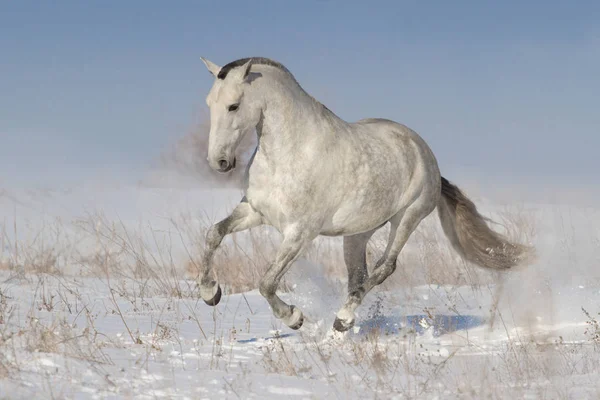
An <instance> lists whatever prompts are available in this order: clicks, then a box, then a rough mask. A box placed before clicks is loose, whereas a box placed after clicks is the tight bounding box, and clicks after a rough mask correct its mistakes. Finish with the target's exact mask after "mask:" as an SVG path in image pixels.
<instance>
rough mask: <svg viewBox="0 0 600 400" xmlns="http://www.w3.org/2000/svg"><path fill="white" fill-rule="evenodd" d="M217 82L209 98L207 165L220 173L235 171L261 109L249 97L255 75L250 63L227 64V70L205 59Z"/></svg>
mask: <svg viewBox="0 0 600 400" xmlns="http://www.w3.org/2000/svg"><path fill="white" fill-rule="evenodd" d="M202 61H203V62H204V64H205V65H206V68H208V70H209V71H210V73H211V74H213V76H214V77H215V82H214V84H213V86H212V88H211V89H210V92H209V93H208V96H207V97H206V104H207V105H208V107H209V108H210V136H209V139H208V158H207V159H208V163H209V164H210V166H211V168H213V169H215V170H217V171H219V172H228V171H230V170H232V169H233V168H235V150H236V148H237V146H238V145H239V144H240V142H241V141H242V138H243V137H244V135H245V134H246V133H247V132H249V131H251V130H253V129H254V128H256V126H257V125H258V123H259V121H260V115H261V107H260V104H259V101H258V99H253V98H252V96H249V95H248V92H249V91H250V87H251V85H250V84H251V82H252V79H253V78H254V77H253V74H251V73H250V67H251V63H252V61H251V60H248V61H246V62H245V63H244V64H239V65H231V64H228V65H227V66H225V67H224V68H221V67H219V66H217V65H216V64H214V63H212V62H210V61H208V60H206V59H204V58H202Z"/></svg>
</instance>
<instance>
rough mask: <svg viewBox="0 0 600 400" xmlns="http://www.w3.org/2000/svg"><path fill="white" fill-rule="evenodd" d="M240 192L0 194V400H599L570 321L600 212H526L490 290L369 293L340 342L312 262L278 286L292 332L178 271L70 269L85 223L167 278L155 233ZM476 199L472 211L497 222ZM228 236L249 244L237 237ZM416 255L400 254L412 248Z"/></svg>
mask: <svg viewBox="0 0 600 400" xmlns="http://www.w3.org/2000/svg"><path fill="white" fill-rule="evenodd" d="M239 196H240V192H239V191H238V190H232V189H227V190H209V189H198V190H184V189H177V190H171V189H155V188H143V187H134V186H126V187H108V186H107V187H103V188H101V189H99V188H97V187H94V186H92V185H90V186H86V187H79V188H73V189H70V190H65V191H51V190H50V191H47V190H46V191H42V190H24V189H21V190H16V189H15V190H8V189H7V190H5V191H4V192H3V194H2V196H0V212H1V214H0V222H1V221H3V222H4V225H3V227H2V229H3V232H4V233H3V235H2V237H3V239H2V246H3V247H2V253H1V258H0V262H4V263H6V262H9V261H10V260H14V259H15V254H14V253H15V250H14V249H15V243H17V242H18V243H21V244H23V245H22V247H19V248H18V250H19V251H20V255H19V256H18V257H20V258H19V259H18V261H19V262H17V263H16V264H17V265H14V266H13V267H11V268H0V398H10V399H25V398H35V399H51V398H65V399H101V398H102V399H104V398H113V399H120V398H136V399H138V398H139V399H156V398H164V399H199V398H200V399H201V398H206V399H213V398H232V399H234V398H244V399H245V398H250V399H251V398H254V399H280V398H282V397H285V398H298V399H310V398H344V399H346V398H349V399H353V398H357V399H358V398H425V399H434V398H438V399H442V398H443V399H463V398H488V397H491V398H557V397H559V398H598V397H599V396H600V379H599V373H600V352H599V351H598V350H599V349H600V343H599V342H598V340H594V336H593V335H594V333H595V329H597V326H595V325H594V324H593V321H590V318H589V317H588V316H587V315H586V314H585V313H584V312H583V310H582V308H583V309H585V310H586V311H587V312H589V314H590V315H591V316H592V317H595V318H596V320H598V319H600V317H599V315H598V313H599V312H600V268H599V264H600V256H599V254H600V253H599V252H598V250H600V210H599V209H595V208H592V207H576V206H572V205H568V204H539V203H533V202H532V203H529V204H526V205H525V206H524V208H525V210H526V212H527V213H528V215H529V216H531V218H533V219H534V220H535V231H536V232H535V245H536V247H537V250H538V260H537V261H536V263H535V264H533V265H532V266H530V267H528V268H525V269H523V270H518V271H515V272H511V273H509V274H506V275H502V276H501V277H500V278H498V279H497V280H495V281H493V282H491V283H490V282H487V281H486V283H484V284H472V285H468V284H457V285H453V284H443V285H442V284H440V285H438V284H434V283H429V284H416V285H412V284H406V285H398V286H389V287H380V288H376V289H375V290H374V291H373V292H372V293H370V294H369V295H368V296H367V298H366V300H365V302H364V303H363V304H362V305H361V306H360V307H359V308H358V309H357V315H356V326H355V328H354V329H353V330H350V331H349V332H346V333H344V334H340V333H336V332H333V331H332V329H331V327H332V324H333V320H334V319H335V316H336V313H337V312H338V311H339V309H340V307H341V306H342V304H343V303H344V300H345V299H344V296H345V291H346V289H345V282H344V280H343V279H339V278H338V277H336V276H333V277H331V276H329V277H328V276H327V275H326V274H325V273H324V271H323V270H324V268H323V265H321V264H319V262H318V261H317V262H315V261H314V257H313V258H312V260H313V261H310V260H309V259H308V258H302V259H300V260H299V261H298V262H297V263H296V265H295V266H294V267H293V268H292V269H291V270H290V272H289V274H288V277H287V278H286V280H287V281H288V282H290V283H292V285H290V287H292V288H293V290H292V291H290V292H288V293H282V294H281V297H282V298H283V299H284V300H286V301H288V302H290V304H295V305H296V306H297V307H299V308H300V309H301V310H302V312H303V313H304V316H305V322H304V326H303V327H302V328H301V329H300V330H298V331H293V330H291V329H289V328H287V326H285V325H284V324H282V322H281V321H279V320H277V319H276V318H274V317H273V315H272V313H271V310H270V308H269V306H268V303H267V302H266V301H265V300H264V299H263V298H262V297H261V296H260V294H259V293H258V291H257V290H250V291H246V292H244V293H229V292H227V291H226V290H225V291H224V295H223V297H222V299H221V303H220V304H219V305H218V306H216V307H214V308H212V307H209V306H207V305H205V304H204V302H203V301H202V300H200V299H199V296H198V290H197V288H196V287H195V283H194V281H193V280H192V279H191V278H190V277H186V276H184V275H183V274H182V275H181V276H179V277H178V278H177V279H178V280H176V281H175V280H173V281H169V284H170V285H172V286H176V287H179V288H181V291H180V292H179V294H173V293H171V292H170V291H168V290H166V289H165V288H164V287H163V286H162V283H164V282H163V281H162V280H160V279H154V278H152V276H149V277H143V276H140V277H139V278H136V279H130V278H127V277H126V275H123V276H116V275H111V276H110V279H107V277H103V276H101V275H94V274H90V273H81V271H82V270H83V271H85V268H84V267H82V264H85V262H87V261H85V260H87V258H86V257H87V256H89V255H90V254H94V252H96V251H97V249H98V248H97V246H98V243H97V242H96V241H95V240H94V237H93V235H92V236H89V237H87V236H85V235H83V234H82V230H81V229H80V223H81V219H82V218H85V216H89V215H92V216H98V215H99V214H102V216H103V217H102V218H97V219H96V221H97V223H98V224H107V223H111V222H118V223H119V224H122V225H121V226H123V227H127V228H131V229H130V231H129V232H136V229H137V232H140V235H149V232H154V235H155V236H154V237H152V235H149V236H148V238H150V239H149V240H147V241H146V243H153V245H152V246H148V248H147V251H148V254H152V255H154V256H156V257H157V258H158V257H160V256H161V255H162V256H163V257H165V254H168V255H169V257H170V258H172V260H173V264H175V265H180V264H181V263H182V262H184V261H185V260H186V259H187V252H188V251H190V249H192V248H193V246H194V243H193V238H186V237H184V238H183V239H182V238H180V237H178V236H177V232H176V231H174V230H173V223H172V219H173V218H174V217H176V216H184V217H183V219H186V220H187V223H189V224H190V226H191V227H192V228H191V229H192V230H193V229H200V228H201V227H202V225H203V224H205V223H206V221H207V220H208V221H214V220H216V219H219V218H222V217H224V216H225V215H226V213H227V212H228V211H229V210H231V209H232V208H233V206H234V205H235V204H236V202H237V201H238V200H239ZM476 201H477V203H478V204H481V205H482V206H481V209H482V211H483V212H484V213H488V212H489V213H494V212H499V211H501V209H502V205H500V204H495V203H493V202H492V201H491V200H479V199H477V200H476ZM149 226H151V229H146V228H145V227H149ZM14 227H16V228H14ZM57 227H60V229H56V228H57ZM275 237H276V235H275ZM169 238H170V241H168V240H167V239H169ZM42 239H43V240H42ZM175 239H177V240H175ZM235 240H236V243H237V245H239V246H242V247H243V246H245V245H247V244H248V242H247V240H248V239H245V236H244V234H238V235H237V236H236V239H235ZM328 240H329V239H328ZM227 243H231V242H227ZM331 243H333V244H334V246H339V245H340V244H341V241H339V240H338V241H337V242H336V241H331ZM167 244H168V253H165V248H167V247H166V246H167ZM417 244H418V243H416V242H413V243H412V244H411V246H413V247H409V248H407V249H406V250H407V251H408V252H410V251H415V252H418V250H419V247H418V246H417ZM40 248H43V249H50V250H52V251H54V253H52V254H55V255H58V256H57V260H56V263H57V265H59V266H60V273H58V272H57V271H43V270H42V271H38V270H34V271H31V270H27V268H26V267H27V266H26V263H27V262H30V260H29V261H28V260H27V259H26V258H25V255H26V251H27V250H29V251H30V252H31V251H33V250H32V249H40ZM57 249H60V251H57ZM77 259H80V260H84V261H81V263H80V264H79V265H78V264H77V263H75V262H74V260H77ZM123 259H125V258H122V259H120V260H123ZM316 259H317V260H318V257H316ZM400 269H401V268H399V271H397V272H396V274H399V273H401V271H400ZM497 296H499V301H498V302H497V304H496V300H497Z"/></svg>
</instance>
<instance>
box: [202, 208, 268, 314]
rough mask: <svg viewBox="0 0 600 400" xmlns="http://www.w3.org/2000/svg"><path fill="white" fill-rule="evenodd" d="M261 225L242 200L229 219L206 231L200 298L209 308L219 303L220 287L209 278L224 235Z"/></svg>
mask: <svg viewBox="0 0 600 400" xmlns="http://www.w3.org/2000/svg"><path fill="white" fill-rule="evenodd" d="M262 223H263V219H262V215H261V214H260V213H259V212H258V211H256V210H255V209H254V208H252V206H251V205H250V204H248V202H247V201H246V199H245V198H244V199H242V202H241V203H240V204H238V205H237V207H236V208H235V209H234V210H233V212H232V213H231V215H230V216H229V217H227V218H225V219H224V220H222V221H220V222H218V223H216V224H215V225H213V226H211V227H210V228H209V229H208V232H207V234H206V246H205V249H204V256H203V257H202V265H203V266H204V272H203V274H202V278H201V279H200V296H201V297H202V300H204V302H205V303H206V304H208V305H209V306H215V305H217V304H218V303H219V300H221V287H220V286H219V283H218V282H217V281H215V280H213V279H212V278H211V275H212V274H211V272H212V262H213V256H214V253H215V250H216V249H217V248H218V247H219V245H220V244H221V241H222V240H223V238H224V237H225V236H226V235H229V234H230V233H234V232H239V231H243V230H246V229H250V228H254V227H256V226H259V225H261V224H262Z"/></svg>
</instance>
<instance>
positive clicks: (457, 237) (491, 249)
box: [438, 177, 533, 270]
mask: <svg viewBox="0 0 600 400" xmlns="http://www.w3.org/2000/svg"><path fill="white" fill-rule="evenodd" d="M438 213H439V216H440V221H441V222H442V227H443V229H444V233H445V234H446V236H447V237H448V239H450V242H451V243H452V247H454V249H455V250H456V251H457V252H458V253H459V254H460V255H461V256H462V257H463V258H464V259H465V260H467V261H470V262H472V263H475V264H477V265H479V266H481V267H485V268H491V269H496V270H504V269H508V268H511V267H514V266H517V265H521V264H523V263H524V262H527V261H530V260H531V257H533V248H530V247H527V246H523V245H521V244H516V243H511V242H510V241H509V240H508V239H506V238H505V237H503V236H502V235H500V234H499V233H497V232H494V231H493V230H491V229H490V228H489V226H488V225H487V224H486V220H488V219H487V218H485V217H483V216H482V215H481V214H479V212H478V211H477V208H476V207H475V204H473V202H472V201H471V200H470V199H469V198H467V196H465V195H464V194H463V193H462V192H461V190H460V189H459V188H458V187H456V186H455V185H453V184H452V183H450V182H448V180H447V179H446V178H444V177H442V197H441V198H440V201H439V204H438Z"/></svg>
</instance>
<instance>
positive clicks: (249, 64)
mask: <svg viewBox="0 0 600 400" xmlns="http://www.w3.org/2000/svg"><path fill="white" fill-rule="evenodd" d="M250 68H252V59H250V60H248V62H246V64H244V65H243V66H242V70H243V71H244V75H243V76H244V77H243V79H244V80H246V79H248V75H250Z"/></svg>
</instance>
